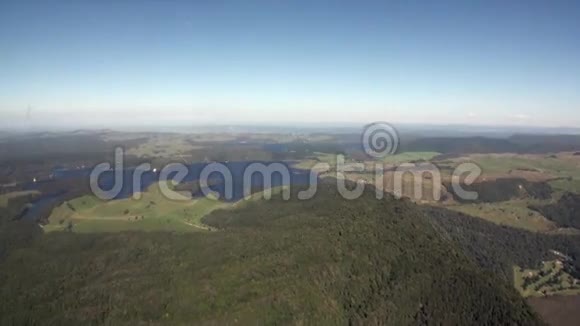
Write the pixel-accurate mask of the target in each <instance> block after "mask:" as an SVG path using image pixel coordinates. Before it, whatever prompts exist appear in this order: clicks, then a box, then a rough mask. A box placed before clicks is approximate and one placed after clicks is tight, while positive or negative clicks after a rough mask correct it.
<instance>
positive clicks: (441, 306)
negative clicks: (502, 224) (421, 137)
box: [0, 189, 540, 325]
mask: <svg viewBox="0 0 580 326" xmlns="http://www.w3.org/2000/svg"><path fill="white" fill-rule="evenodd" d="M205 222H206V223H208V224H210V225H212V226H213V227H216V228H220V229H221V230H220V231H216V232H208V233H195V234H170V233H136V232H135V233H116V234H105V235H103V234H101V235H95V234H83V235H80V234H74V233H59V232H56V233H51V234H47V235H44V236H43V237H41V238H40V239H39V240H37V241H36V242H35V243H34V244H33V245H32V246H30V247H28V248H24V249H17V250H14V251H12V252H11V253H10V254H9V255H8V257H6V259H5V260H4V262H3V263H2V264H1V265H0V295H1V296H2V298H3V300H2V301H1V302H0V316H1V317H0V324H2V325H8V324H40V323H42V324H46V325H51V324H52V325H62V324H78V323H83V324H87V323H92V324H115V325H119V324H121V325H122V324H127V325H135V324H206V325H217V324H233V323H240V324H256V323H259V324H274V323H276V324H280V323H281V324H287V323H292V324H295V323H307V324H361V323H366V324H383V325H432V324H445V325H470V324H478V325H497V324H503V325H536V324H540V322H539V321H538V320H537V319H536V316H535V315H534V314H533V313H532V311H531V310H530V308H529V307H528V306H527V305H526V304H525V302H524V301H523V299H521V298H520V297H519V296H518V295H517V293H516V292H515V290H513V289H512V287H511V286H510V285H509V284H508V283H507V282H505V281H503V280H501V279H499V278H496V277H494V276H491V275H490V274H487V273H484V272H481V271H480V269H479V268H478V267H476V266H475V264H473V263H472V262H471V260H469V259H468V258H467V257H466V256H464V254H463V252H462V251H461V250H459V249H457V248H456V246H455V245H454V244H452V243H451V242H450V241H449V240H446V238H445V237H442V236H440V235H439V233H438V232H437V231H435V230H436V229H435V228H434V226H433V225H432V221H431V220H430V219H429V218H428V217H427V216H425V215H424V214H423V213H422V211H421V210H420V209H419V208H418V207H417V206H415V205H414V204H412V203H409V202H406V201H395V200H393V199H387V200H383V201H377V200H375V199H374V196H373V194H372V193H368V194H366V196H365V197H363V198H361V199H359V200H356V201H346V200H344V199H342V198H341V197H339V196H338V195H337V194H336V193H335V191H334V190H332V189H323V190H321V191H319V193H318V195H317V197H316V198H315V199H312V200H309V201H290V202H285V201H282V200H280V199H274V200H271V201H260V202H247V203H243V204H240V205H238V207H237V208H236V209H233V210H231V209H230V210H222V211H217V212H214V213H213V214H211V215H210V216H208V217H207V218H205Z"/></svg>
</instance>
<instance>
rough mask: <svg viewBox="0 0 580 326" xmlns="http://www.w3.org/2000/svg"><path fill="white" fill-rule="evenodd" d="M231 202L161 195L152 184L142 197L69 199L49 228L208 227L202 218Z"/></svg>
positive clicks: (194, 228)
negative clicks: (104, 199) (177, 199)
mask: <svg viewBox="0 0 580 326" xmlns="http://www.w3.org/2000/svg"><path fill="white" fill-rule="evenodd" d="M227 205H229V204H226V203H223V202H220V201H216V200H213V199H211V198H199V199H192V200H188V201H174V200H169V199H167V198H165V197H164V196H163V195H162V194H161V192H160V190H159V187H158V186H151V187H150V188H149V189H148V191H146V192H144V193H143V194H142V198H141V199H139V200H134V199H132V198H127V199H121V200H113V201H101V200H100V199H98V198H96V197H94V196H83V197H79V198H76V199H74V200H71V201H68V202H66V203H64V204H62V205H61V206H59V207H57V208H55V209H54V210H53V212H52V214H51V216H50V218H49V222H50V223H49V224H48V225H45V231H47V232H50V231H62V230H67V229H71V230H72V231H74V232H115V231H126V230H139V231H183V232H186V231H199V230H208V229H209V228H208V227H207V226H204V225H203V224H202V223H201V218H202V217H203V216H205V215H206V214H208V213H210V212H211V211H213V210H215V209H218V208H222V207H225V206H227ZM71 224H72V227H71Z"/></svg>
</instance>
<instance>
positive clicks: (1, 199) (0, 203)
mask: <svg viewBox="0 0 580 326" xmlns="http://www.w3.org/2000/svg"><path fill="white" fill-rule="evenodd" d="M38 194H40V193H39V192H38V191H36V190H29V191H15V192H9V193H6V194H3V195H0V207H6V206H7V205H8V201H9V200H10V199H13V198H18V197H23V196H34V195H38Z"/></svg>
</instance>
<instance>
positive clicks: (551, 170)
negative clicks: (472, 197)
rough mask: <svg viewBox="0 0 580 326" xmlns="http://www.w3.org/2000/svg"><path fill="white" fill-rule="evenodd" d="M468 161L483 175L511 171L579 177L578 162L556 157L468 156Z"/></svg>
mask: <svg viewBox="0 0 580 326" xmlns="http://www.w3.org/2000/svg"><path fill="white" fill-rule="evenodd" d="M468 158H469V160H471V161H473V162H474V163H476V164H478V165H479V166H480V167H481V168H482V170H483V172H484V173H485V174H506V173H509V172H510V171H512V170H516V169H520V170H530V171H537V172H541V173H546V174H549V175H551V176H553V177H574V178H579V177H580V161H574V160H570V159H568V158H567V157H566V156H563V155H562V156H558V155H550V156H546V155H516V154H489V155H479V154H478V155H470V156H469V157H468Z"/></svg>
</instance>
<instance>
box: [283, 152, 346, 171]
mask: <svg viewBox="0 0 580 326" xmlns="http://www.w3.org/2000/svg"><path fill="white" fill-rule="evenodd" d="M318 163H327V164H328V165H329V166H330V168H331V169H336V154H329V153H318V152H317V153H314V154H313V155H312V157H310V158H308V159H305V160H301V161H300V162H297V163H296V164H294V165H293V167H295V168H297V169H306V170H308V169H312V168H313V167H314V166H315V165H316V164H318Z"/></svg>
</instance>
